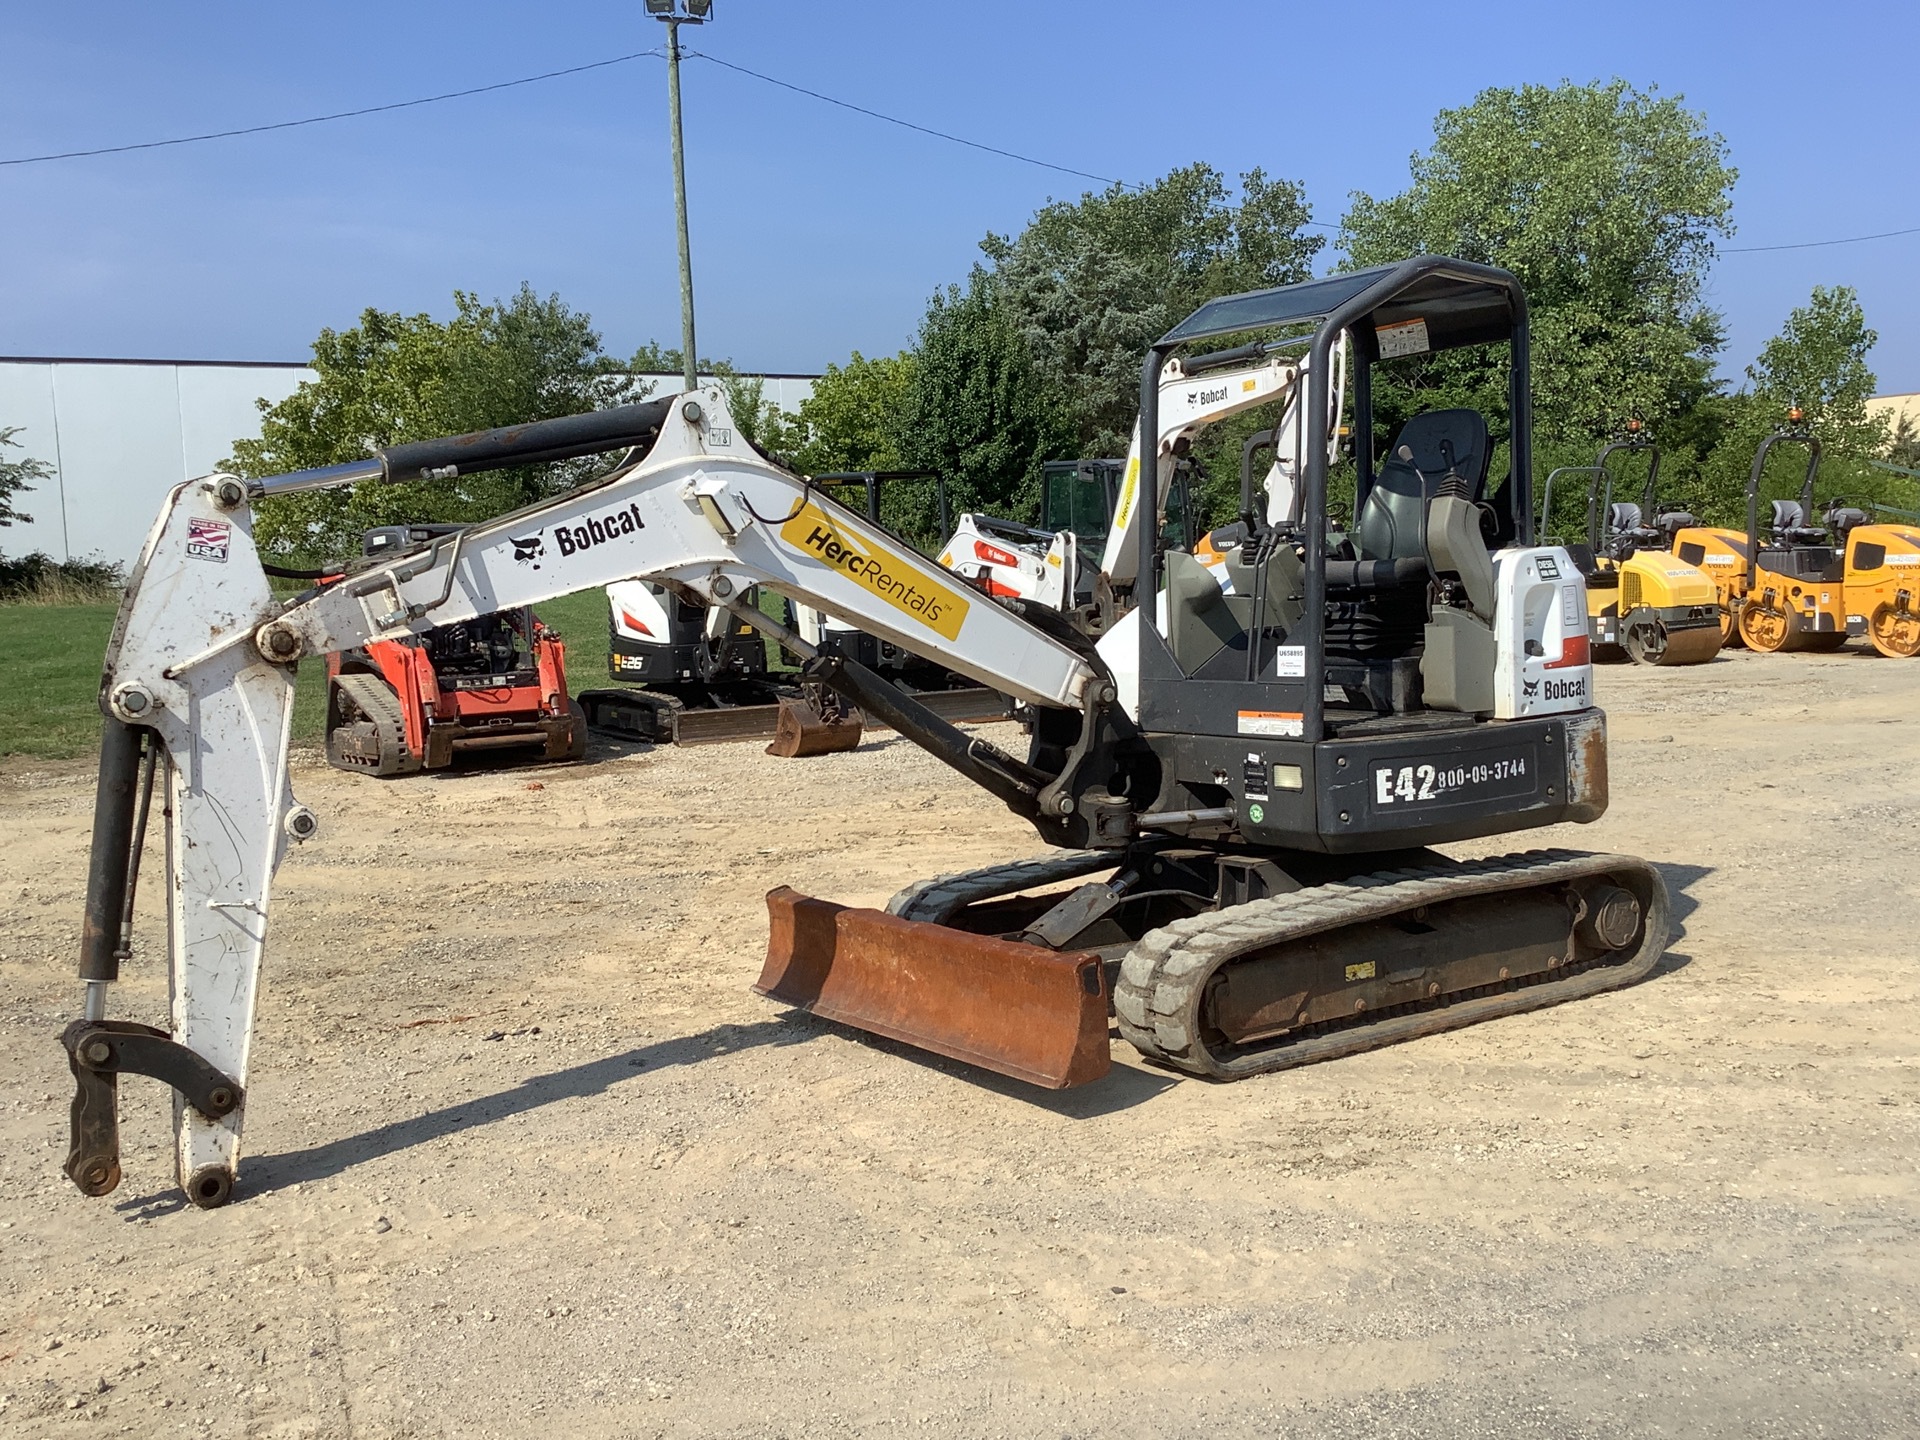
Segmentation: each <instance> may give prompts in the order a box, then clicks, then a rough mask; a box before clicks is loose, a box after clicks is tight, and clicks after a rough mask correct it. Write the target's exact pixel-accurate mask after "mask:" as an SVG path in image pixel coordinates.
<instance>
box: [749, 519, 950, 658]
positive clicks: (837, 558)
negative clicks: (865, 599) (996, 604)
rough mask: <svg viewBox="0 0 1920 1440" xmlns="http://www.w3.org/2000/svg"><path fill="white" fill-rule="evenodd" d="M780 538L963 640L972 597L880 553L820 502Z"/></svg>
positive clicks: (791, 523)
mask: <svg viewBox="0 0 1920 1440" xmlns="http://www.w3.org/2000/svg"><path fill="white" fill-rule="evenodd" d="M780 538H781V539H782V540H784V541H786V542H787V544H789V545H791V546H793V548H794V549H796V550H802V551H805V552H806V553H807V554H809V555H811V556H813V557H814V558H815V559H818V560H824V561H825V562H826V563H827V564H829V565H831V566H832V567H833V568H834V569H835V570H838V571H839V572H840V573H841V574H842V575H845V576H846V577H847V578H849V579H850V580H852V581H853V582H854V583H855V584H856V585H858V586H859V587H860V588H861V589H862V590H865V591H867V592H868V593H869V594H872V595H876V596H878V597H879V598H880V599H882V600H884V601H886V602H887V604H889V605H891V606H893V608H894V609H896V610H898V611H900V613H901V614H903V615H910V616H912V617H913V618H914V619H915V620H918V621H919V622H920V623H921V624H922V625H925V626H926V627H927V628H928V629H929V630H931V631H933V632H934V633H935V634H936V635H940V636H943V637H944V638H946V639H948V640H958V639H959V638H960V622H961V621H963V620H965V619H966V618H967V601H966V598H965V597H964V596H962V595H961V594H960V592H959V591H957V590H953V589H950V588H948V587H947V586H945V585H942V584H940V583H939V581H937V580H931V579H929V578H927V577H926V576H924V575H919V574H916V573H914V572H913V571H911V570H907V569H905V568H904V567H902V566H899V565H897V564H896V563H895V562H894V561H891V560H889V559H888V558H887V557H886V556H884V555H876V554H874V553H873V547H872V546H870V545H869V544H867V543H866V542H864V541H862V540H860V539H859V538H857V537H856V536H854V535H853V534H852V533H850V532H849V531H848V530H847V528H846V527H845V526H844V524H843V523H842V522H841V521H839V520H836V519H834V518H833V517H832V516H831V515H828V514H827V513H826V512H825V511H824V510H822V509H820V508H819V507H818V506H817V505H812V504H807V505H803V506H801V507H800V513H799V514H797V515H795V516H794V517H793V518H792V519H791V520H789V521H787V522H786V523H785V524H784V525H782V526H781V527H780Z"/></svg>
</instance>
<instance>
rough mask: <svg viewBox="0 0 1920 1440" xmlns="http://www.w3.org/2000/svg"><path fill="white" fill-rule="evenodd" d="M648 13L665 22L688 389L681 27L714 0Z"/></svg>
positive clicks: (666, 5)
mask: <svg viewBox="0 0 1920 1440" xmlns="http://www.w3.org/2000/svg"><path fill="white" fill-rule="evenodd" d="M646 5H647V13H648V14H649V15H651V16H653V17H654V19H656V20H663V21H665V22H666V26H667V116H668V120H669V122H670V123H671V124H672V126H673V211H674V220H675V223H676V224H677V225H678V227H679V231H680V356H681V375H682V378H683V379H684V380H685V381H686V387H687V389H689V390H691V389H693V388H694V387H695V386H696V385H697V384H698V383H699V376H698V374H697V373H696V371H697V368H698V365H699V351H698V350H697V349H696V348H695V347H694V339H693V242H692V240H691V239H689V238H688V235H687V164H686V148H685V146H684V145H683V143H682V141H681V138H680V27H681V26H682V25H703V24H705V23H706V22H707V20H708V19H710V18H711V17H712V15H713V0H646Z"/></svg>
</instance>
